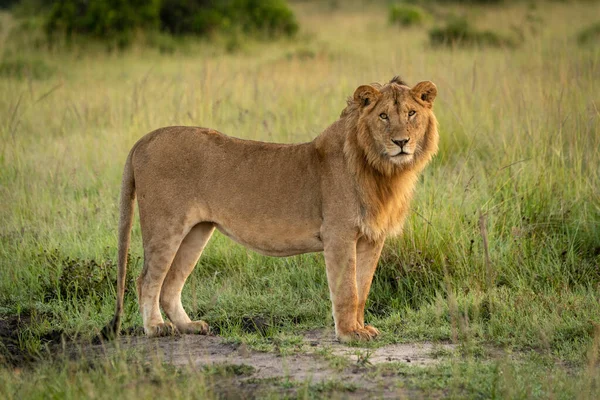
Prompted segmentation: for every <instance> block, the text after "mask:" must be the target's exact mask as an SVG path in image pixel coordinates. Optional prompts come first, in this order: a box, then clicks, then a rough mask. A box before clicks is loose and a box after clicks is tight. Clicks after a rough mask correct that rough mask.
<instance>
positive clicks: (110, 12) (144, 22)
mask: <svg viewBox="0 0 600 400" xmlns="http://www.w3.org/2000/svg"><path fill="white" fill-rule="evenodd" d="M159 10H160V0H127V1H123V0H94V1H87V0H57V1H56V2H55V3H54V6H53V7H52V11H51V12H50V15H49V17H48V21H47V25H46V29H47V32H48V33H49V34H50V35H53V34H55V33H56V32H59V33H64V34H65V35H66V36H67V38H70V37H71V36H72V35H73V34H83V35H89V36H94V37H97V38H101V39H107V40H117V41H118V43H119V44H120V45H126V44H128V43H129V41H130V39H131V34H132V33H133V31H135V30H136V29H142V28H146V29H152V28H158V26H159V23H160V20H159Z"/></svg>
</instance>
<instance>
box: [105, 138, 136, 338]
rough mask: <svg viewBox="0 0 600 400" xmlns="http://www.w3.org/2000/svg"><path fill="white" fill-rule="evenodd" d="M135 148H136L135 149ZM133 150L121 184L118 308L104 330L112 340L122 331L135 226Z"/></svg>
mask: <svg viewBox="0 0 600 400" xmlns="http://www.w3.org/2000/svg"><path fill="white" fill-rule="evenodd" d="M134 148H135V147H134ZM132 156H133V149H132V150H131V152H130V153H129V155H128V156H127V161H126V162H125V169H124V170H123V181H122V183H121V204H120V211H121V213H120V216H119V255H118V257H119V260H118V270H117V306H116V309H115V316H114V317H113V319H112V321H111V322H110V323H109V324H108V325H107V326H106V327H105V328H104V329H103V330H102V336H103V337H104V338H106V339H112V338H114V337H115V336H117V335H118V334H119V331H120V329H121V314H123V299H124V297H125V280H126V276H127V254H128V251H129V241H130V238H131V226H132V225H133V208H134V206H135V179H134V176H133V166H132V164H131V158H132Z"/></svg>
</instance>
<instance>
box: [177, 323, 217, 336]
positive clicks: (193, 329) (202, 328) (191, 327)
mask: <svg viewBox="0 0 600 400" xmlns="http://www.w3.org/2000/svg"><path fill="white" fill-rule="evenodd" d="M179 331H180V332H181V333H190V334H195V335H208V334H209V333H210V327H209V326H208V324H207V323H206V322H204V321H192V322H189V323H187V324H185V325H183V326H180V327H179Z"/></svg>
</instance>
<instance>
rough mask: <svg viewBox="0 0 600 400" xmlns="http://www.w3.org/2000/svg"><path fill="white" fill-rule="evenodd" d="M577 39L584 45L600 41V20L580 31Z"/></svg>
mask: <svg viewBox="0 0 600 400" xmlns="http://www.w3.org/2000/svg"><path fill="white" fill-rule="evenodd" d="M577 41H578V42H579V44H582V45H586V44H594V43H598V41H600V21H598V22H596V23H593V24H592V25H590V26H588V27H587V28H585V29H583V30H582V31H581V32H579V34H578V35H577Z"/></svg>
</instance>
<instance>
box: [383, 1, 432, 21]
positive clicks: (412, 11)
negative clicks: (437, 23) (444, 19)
mask: <svg viewBox="0 0 600 400" xmlns="http://www.w3.org/2000/svg"><path fill="white" fill-rule="evenodd" d="M424 20H425V12H424V11H423V10H422V9H421V8H420V7H417V6H411V5H408V4H393V5H391V6H390V22H391V23H392V24H400V25H402V26H412V25H420V24H422V23H423V21H424Z"/></svg>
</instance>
